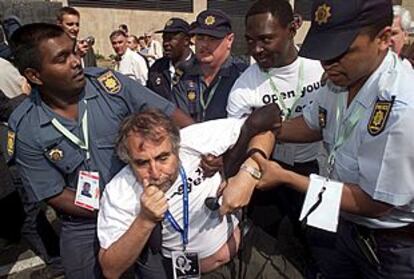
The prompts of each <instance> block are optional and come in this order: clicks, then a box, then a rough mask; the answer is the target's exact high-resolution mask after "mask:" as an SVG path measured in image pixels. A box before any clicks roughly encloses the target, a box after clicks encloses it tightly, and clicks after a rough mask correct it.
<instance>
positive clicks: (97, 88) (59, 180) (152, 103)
mask: <svg viewBox="0 0 414 279" xmlns="http://www.w3.org/2000/svg"><path fill="white" fill-rule="evenodd" d="M87 71H88V72H86V73H85V75H86V86H85V88H84V90H83V92H82V93H81V95H80V100H79V117H78V119H79V121H73V120H69V119H65V118H63V117H61V116H59V115H58V114H56V113H55V112H54V111H53V110H52V109H51V108H50V107H49V106H48V105H47V104H45V103H44V102H43V101H42V100H41V98H40V93H39V92H38V91H37V90H34V91H33V92H32V94H31V97H30V98H27V99H26V100H25V101H24V102H23V103H22V104H21V105H20V106H19V107H18V108H17V109H16V110H15V111H14V112H13V114H12V116H11V117H10V121H9V123H10V127H11V129H12V130H13V131H15V132H16V143H15V158H16V162H17V165H18V167H19V169H20V172H21V176H22V180H23V183H24V186H25V188H26V190H27V191H28V193H29V196H30V197H31V198H32V199H33V200H43V199H46V198H48V197H51V196H53V195H56V194H59V193H60V192H62V191H63V188H64V187H69V188H72V189H75V188H76V184H77V179H78V173H79V171H80V170H90V171H98V172H99V175H100V187H101V189H102V188H103V186H104V185H105V184H106V183H107V182H109V180H110V179H111V178H112V176H113V175H114V174H116V173H117V172H118V171H119V170H120V169H121V168H122V167H123V166H124V163H122V162H121V161H120V160H119V159H118V158H117V156H116V154H115V152H114V141H115V137H116V135H117V132H118V129H119V125H120V123H121V121H122V120H123V119H124V118H125V117H126V116H127V115H129V114H131V113H133V112H137V111H140V110H143V109H145V108H147V107H154V108H158V109H160V110H162V111H164V112H165V113H166V114H167V115H171V114H172V112H173V111H174V110H175V106H174V105H173V104H171V103H169V102H167V101H166V100H164V99H162V98H161V97H159V96H157V95H155V94H154V93H152V92H151V91H149V90H148V89H146V88H145V87H142V86H141V85H139V84H137V83H136V82H135V81H133V80H131V79H129V78H126V77H125V76H123V75H119V74H115V76H116V77H117V78H118V80H119V81H120V84H121V89H120V91H119V92H118V93H112V94H111V93H108V92H107V91H105V89H104V88H103V87H102V86H101V85H100V84H99V82H98V81H97V77H98V76H100V75H101V74H102V73H105V72H106V70H102V69H98V68H88V70H87ZM85 100H86V101H87V104H85V102H84V101H85ZM86 109H87V111H88V134H89V151H90V155H91V157H90V160H86V151H85V150H82V149H81V148H80V147H78V146H77V145H75V144H73V143H72V142H71V141H70V140H69V139H67V138H66V137H65V136H63V135H62V134H61V132H59V131H58V130H57V129H56V128H55V127H54V126H53V125H52V123H51V121H52V119H53V118H56V119H57V120H58V121H59V122H60V123H61V124H62V125H63V126H64V127H65V128H66V129H68V130H69V131H70V132H72V133H73V134H74V135H76V136H77V137H78V138H80V139H81V140H83V139H84V137H83V134H82V128H81V122H82V121H81V119H82V116H83V114H84V112H85V110H86ZM53 151H55V152H59V156H55V157H53V156H51V154H52V152H53Z"/></svg>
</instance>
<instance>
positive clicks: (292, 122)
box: [277, 116, 322, 143]
mask: <svg viewBox="0 0 414 279" xmlns="http://www.w3.org/2000/svg"><path fill="white" fill-rule="evenodd" d="M277 139H278V140H280V141H282V142H292V143H295V142H296V143H308V142H315V141H319V140H321V139H322V135H321V132H320V131H319V130H312V129H311V128H310V127H309V126H308V125H307V124H306V122H305V120H304V118H303V116H299V117H296V118H293V119H289V120H286V121H284V122H282V127H281V129H280V131H279V133H278V135H277Z"/></svg>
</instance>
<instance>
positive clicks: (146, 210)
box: [140, 182, 168, 223]
mask: <svg viewBox="0 0 414 279" xmlns="http://www.w3.org/2000/svg"><path fill="white" fill-rule="evenodd" d="M144 184H146V183H145V182H144ZM167 210H168V203H167V198H166V197H165V194H164V192H163V191H161V190H160V189H159V188H158V187H156V186H153V185H144V192H143V193H142V195H141V211H140V215H141V217H142V218H143V219H145V220H148V221H150V222H152V223H157V222H160V221H162V220H163V219H164V214H165V212H167Z"/></svg>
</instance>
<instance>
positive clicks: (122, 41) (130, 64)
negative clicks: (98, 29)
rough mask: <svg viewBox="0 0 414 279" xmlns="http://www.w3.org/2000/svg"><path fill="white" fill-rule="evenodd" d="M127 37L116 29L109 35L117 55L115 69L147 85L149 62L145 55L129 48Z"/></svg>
mask: <svg viewBox="0 0 414 279" xmlns="http://www.w3.org/2000/svg"><path fill="white" fill-rule="evenodd" d="M127 38H128V36H127V35H125V33H124V32H123V31H121V30H115V31H114V32H112V33H111V35H110V36H109V39H110V40H111V44H112V47H113V49H114V51H115V53H116V55H117V63H116V65H115V70H116V71H118V72H120V73H122V74H124V75H126V76H127V77H129V78H132V79H134V80H136V81H138V82H139V83H140V84H142V85H144V86H145V84H146V82H147V78H148V68H147V64H146V62H145V59H144V58H143V57H141V56H140V55H139V54H138V53H136V52H134V51H132V50H130V49H129V48H128V43H127Z"/></svg>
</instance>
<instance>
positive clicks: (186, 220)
mask: <svg viewBox="0 0 414 279" xmlns="http://www.w3.org/2000/svg"><path fill="white" fill-rule="evenodd" d="M180 177H181V181H182V182H183V215H184V228H181V226H180V225H179V224H178V223H177V221H176V220H175V219H174V217H173V216H172V214H171V212H170V211H169V210H167V213H166V214H165V217H166V218H167V220H168V221H169V222H170V224H171V226H173V228H174V229H175V230H176V231H177V232H179V233H180V234H181V238H182V240H183V247H184V251H185V248H186V246H187V244H188V225H189V216H188V212H189V210H188V184H187V175H186V174H185V171H184V168H183V167H182V166H180Z"/></svg>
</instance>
